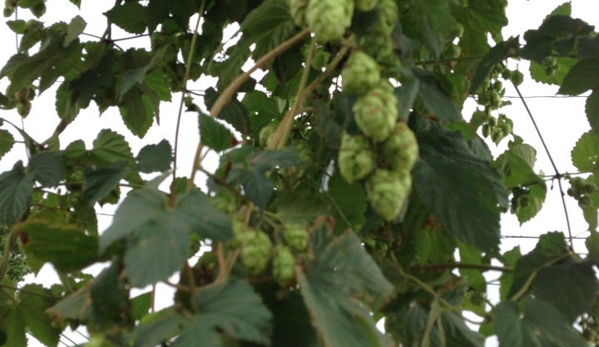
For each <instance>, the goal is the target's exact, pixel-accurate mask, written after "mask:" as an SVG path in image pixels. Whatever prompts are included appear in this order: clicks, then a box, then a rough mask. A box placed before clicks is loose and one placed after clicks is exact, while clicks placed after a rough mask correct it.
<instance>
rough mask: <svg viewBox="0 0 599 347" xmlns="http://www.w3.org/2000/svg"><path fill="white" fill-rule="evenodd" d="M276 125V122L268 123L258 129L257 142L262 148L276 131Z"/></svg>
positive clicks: (266, 145)
mask: <svg viewBox="0 0 599 347" xmlns="http://www.w3.org/2000/svg"><path fill="white" fill-rule="evenodd" d="M277 126H278V124H276V123H269V124H268V125H266V126H264V127H262V129H260V135H258V143H260V146H262V147H264V148H266V147H268V143H269V142H270V140H271V139H272V136H273V135H274V133H275V131H277Z"/></svg>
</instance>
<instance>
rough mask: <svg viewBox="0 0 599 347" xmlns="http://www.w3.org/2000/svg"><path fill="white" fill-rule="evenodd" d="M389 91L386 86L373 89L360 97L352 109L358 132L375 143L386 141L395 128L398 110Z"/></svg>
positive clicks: (393, 96)
mask: <svg viewBox="0 0 599 347" xmlns="http://www.w3.org/2000/svg"><path fill="white" fill-rule="evenodd" d="M385 85H388V82H387V83H386V84H385ZM391 90H392V89H391ZM391 90H390V89H389V88H388V87H386V86H378V87H376V88H373V89H371V90H370V91H369V92H368V93H366V94H364V95H362V96H360V97H359V98H358V100H356V103H355V104H354V107H353V109H352V110H353V111H354V115H355V119H356V123H357V124H358V127H359V128H360V130H362V132H363V133H364V134H365V135H366V136H368V137H369V138H371V139H372V140H373V141H375V142H381V141H384V140H386V139H387V138H388V137H389V135H390V134H391V131H393V128H395V121H396V119H397V114H398V110H397V101H396V99H395V95H393V92H392V91H391Z"/></svg>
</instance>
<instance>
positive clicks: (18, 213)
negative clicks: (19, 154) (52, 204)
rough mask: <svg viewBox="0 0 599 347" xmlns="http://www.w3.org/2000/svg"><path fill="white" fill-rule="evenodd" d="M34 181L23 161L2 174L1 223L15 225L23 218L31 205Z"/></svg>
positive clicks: (0, 192)
mask: <svg viewBox="0 0 599 347" xmlns="http://www.w3.org/2000/svg"><path fill="white" fill-rule="evenodd" d="M33 181H34V177H33V176H32V175H29V174H25V168H24V167H23V163H22V162H21V161H18V162H16V163H15V165H14V166H13V168H12V170H11V171H7V172H4V173H2V174H1V175H0V225H13V224H15V223H16V222H17V221H19V219H21V217H22V216H23V214H24V213H25V211H27V208H28V207H29V202H30V199H31V194H32V193H33Z"/></svg>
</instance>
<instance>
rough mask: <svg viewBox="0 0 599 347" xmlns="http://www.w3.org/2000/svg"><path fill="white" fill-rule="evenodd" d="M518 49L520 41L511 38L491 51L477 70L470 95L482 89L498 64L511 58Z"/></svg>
mask: <svg viewBox="0 0 599 347" xmlns="http://www.w3.org/2000/svg"><path fill="white" fill-rule="evenodd" d="M516 47H518V39H517V38H516V39H515V38H510V39H508V40H506V41H502V42H500V43H498V44H497V45H495V47H493V48H491V49H490V50H489V53H487V54H486V55H485V57H484V58H483V60H481V62H480V64H478V68H477V69H476V73H475V74H474V77H473V78H472V82H471V84H470V94H474V93H476V90H477V89H478V87H480V85H481V84H482V83H483V81H484V80H485V78H486V77H487V76H488V75H489V73H490V72H491V70H493V68H494V67H495V66H497V64H499V63H501V62H502V61H503V60H505V59H506V58H507V57H508V56H509V52H510V50H511V49H513V48H516Z"/></svg>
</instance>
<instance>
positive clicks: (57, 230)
mask: <svg viewBox="0 0 599 347" xmlns="http://www.w3.org/2000/svg"><path fill="white" fill-rule="evenodd" d="M18 232H19V238H20V239H21V243H22V244H23V248H24V250H25V254H26V255H27V257H28V258H31V259H32V260H35V261H30V265H31V267H32V268H33V270H34V271H35V272H37V271H39V269H40V268H41V266H42V265H43V264H45V263H46V262H49V263H52V265H54V267H55V268H56V269H57V270H58V271H63V272H70V271H76V270H80V269H83V268H84V267H86V266H88V265H90V264H91V263H93V262H94V261H96V260H97V258H98V239H97V237H94V236H88V235H86V234H85V232H84V231H82V230H78V229H76V228H70V227H54V226H50V225H47V224H46V223H44V222H39V221H28V222H25V223H23V224H19V225H18Z"/></svg>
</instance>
